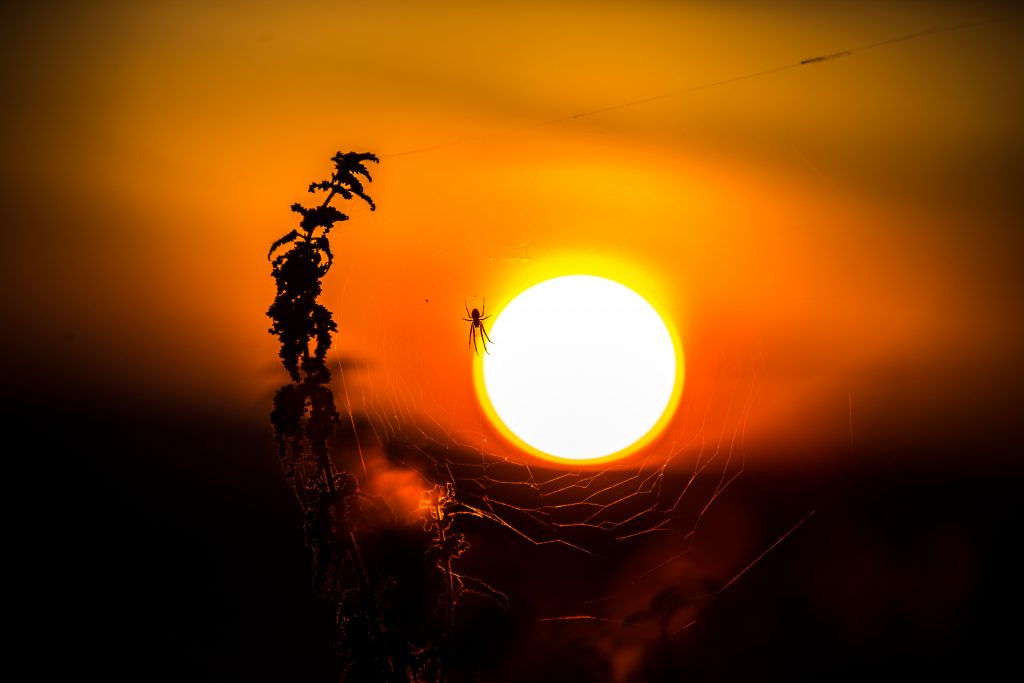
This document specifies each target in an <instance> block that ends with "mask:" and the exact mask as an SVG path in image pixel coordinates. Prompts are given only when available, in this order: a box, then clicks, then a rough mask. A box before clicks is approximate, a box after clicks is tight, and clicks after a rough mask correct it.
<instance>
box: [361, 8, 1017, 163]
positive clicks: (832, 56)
mask: <svg viewBox="0 0 1024 683" xmlns="http://www.w3.org/2000/svg"><path fill="white" fill-rule="evenodd" d="M997 21H1000V19H999V18H991V19H984V20H979V21H971V22H965V23H961V24H952V25H947V26H935V27H932V28H928V29H924V30H921V31H915V32H914V33H908V34H905V35H902V36H897V37H895V38H887V39H885V40H880V41H878V42H875V43H869V44H867V45H861V46H860V47H855V48H851V49H848V50H838V51H836V52H831V53H828V54H825V55H820V56H817V57H809V58H807V59H801V60H800V61H798V62H793V63H790V64H784V65H782V66H776V67H772V68H770V69H763V70H761V71H755V72H752V73H748V74H743V75H741V76H733V77H731V78H724V79H722V80H719V81H712V82H710V83H702V84H700V85H694V86H690V87H687V88H681V89H679V90H672V91H670V92H665V93H661V94H658V95H651V96H649V97H643V98H641V99H638V100H630V101H628V102H620V103H618V104H612V105H608V106H606V107H599V108H597V109H590V110H587V111H583V112H579V113H577V114H572V115H571V116H563V117H562V118H558V119H553V120H550V121H544V122H541V123H537V124H535V125H534V126H532V127H534V128H539V127H543V126H553V125H558V124H561V123H567V122H570V121H576V120H577V119H582V118H585V117H588V116H595V115H597V114H604V113H606V112H609V111H616V110H618V109H625V108H627V107H635V106H638V105H641V104H647V103H650V102H656V101H658V100H664V99H668V98H670V97H678V96H680V95H687V94H689V93H694V92H698V91H700V90H707V89H709V88H715V87H718V86H722V85H728V84H730V83H737V82H739V81H746V80H750V79H753V78H761V77H763V76H768V75H770V74H774V73H779V72H781V71H788V70H789V69H797V68H799V67H802V66H808V65H811V64H820V63H822V62H828V61H833V60H836V59H839V58H841V57H848V56H851V55H853V54H855V53H857V52H865V51H867V50H873V49H875V48H879V47H884V46H886V45H893V44H894V43H903V42H907V41H910V40H916V39H918V38H923V37H925V36H930V35H935V34H937V33H947V32H950V31H960V30H963V29H968V28H974V27H977V26H985V25H988V24H993V23H996V22H997ZM500 135H501V133H492V134H489V135H481V136H477V137H473V138H466V139H462V140H453V141H451V142H444V143H440V144H437V145H430V146H427V147H417V148H415V149H409V150H405V151H402V152H391V153H388V154H381V155H379V156H380V157H381V158H385V157H387V158H391V157H400V156H409V155H412V154H425V153H427V152H434V151H437V150H440V149H446V148H448V147H454V146H456V145H462V144H470V143H474V142H483V141H486V140H491V139H494V138H497V137H500Z"/></svg>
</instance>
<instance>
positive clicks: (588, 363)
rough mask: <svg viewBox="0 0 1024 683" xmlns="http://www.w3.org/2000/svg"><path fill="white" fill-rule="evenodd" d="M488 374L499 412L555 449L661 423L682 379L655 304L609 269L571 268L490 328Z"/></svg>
mask: <svg viewBox="0 0 1024 683" xmlns="http://www.w3.org/2000/svg"><path fill="white" fill-rule="evenodd" d="M489 330H490V336H491V338H492V339H493V340H494V344H492V345H489V347H488V348H489V350H490V355H486V356H484V358H483V384H484V387H485V390H486V393H487V398H488V399H489V401H490V404H491V407H492V408H493V409H494V413H495V414H496V416H497V418H498V419H499V420H500V421H501V423H503V424H504V426H505V427H506V428H507V429H508V430H509V431H511V432H512V434H514V435H515V436H516V437H518V438H519V439H521V440H522V441H523V442H524V443H525V444H527V445H528V446H530V447H532V448H534V449H536V450H538V451H540V452H541V453H544V454H547V455H550V456H553V457H555V458H561V459H568V460H575V461H584V460H593V459H598V458H605V457H607V456H610V455H612V454H616V453H619V452H622V451H626V450H627V449H629V448H630V447H631V446H633V445H634V444H636V443H637V442H639V441H641V440H642V439H643V438H644V437H645V436H647V435H648V434H649V433H650V432H651V430H652V429H654V427H655V426H656V425H657V424H658V423H659V420H661V418H662V416H663V415H664V414H665V412H666V410H667V409H668V408H669V407H670V404H671V403H672V399H673V395H674V394H675V393H676V385H677V382H678V381H681V372H678V370H679V368H677V362H676V358H677V353H676V344H675V342H674V341H673V339H672V335H671V334H670V333H669V330H668V328H667V327H666V325H665V322H664V320H662V318H661V316H660V315H658V312H657V311H656V310H655V309H654V308H653V307H652V306H651V305H650V304H649V303H648V302H647V301H646V300H645V299H644V298H643V297H641V296H640V295H639V294H637V293H636V292H634V291H633V290H632V289H629V288H628V287H626V286H624V285H621V284H619V283H617V282H614V281H612V280H608V279H606V278H601V277H596V276H592V275H568V276H564V277H558V278H554V279H552V280H547V281H545V282H542V283H540V284H538V285H535V286H533V287H531V288H529V289H527V290H526V291H524V292H522V293H521V294H520V295H519V296H517V297H516V298H515V299H513V300H512V301H511V302H510V303H509V304H508V305H507V306H506V307H505V308H504V309H503V310H502V311H501V313H500V314H499V315H498V316H497V317H496V318H495V319H494V321H493V323H492V325H491V326H490V328H489Z"/></svg>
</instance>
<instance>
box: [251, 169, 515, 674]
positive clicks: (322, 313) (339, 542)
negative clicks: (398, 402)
mask: <svg viewBox="0 0 1024 683" xmlns="http://www.w3.org/2000/svg"><path fill="white" fill-rule="evenodd" d="M331 161H333V162H334V169H335V170H334V172H333V173H332V175H331V177H330V179H328V180H323V181H320V182H315V183H312V184H310V186H309V191H310V192H311V193H316V192H325V193H327V194H326V196H325V197H324V199H323V201H322V202H321V203H320V204H319V205H317V206H314V207H312V208H307V207H305V206H302V205H301V204H297V203H296V204H293V205H292V207H291V208H292V211H294V212H296V213H298V214H300V215H301V219H300V221H299V227H298V228H297V229H294V230H291V231H290V232H288V233H287V234H286V235H284V236H283V237H282V238H281V239H279V240H277V241H276V242H274V243H273V244H272V245H271V247H270V252H269V254H268V259H269V260H270V262H271V273H272V275H273V277H274V280H275V282H276V283H277V294H276V296H275V298H274V302H273V304H272V305H271V306H270V308H269V310H268V311H267V315H268V316H269V317H270V318H271V320H272V321H273V324H272V326H271V328H270V333H271V334H273V335H275V336H276V337H277V338H278V339H279V340H280V344H281V347H280V353H279V355H280V358H281V362H282V364H283V365H284V368H285V370H286V371H287V372H288V376H289V378H290V379H291V382H290V383H288V384H286V385H284V386H282V387H281V388H280V389H278V391H277V392H276V394H275V395H274V400H273V409H272V411H271V414H270V420H271V423H272V426H273V429H274V439H275V442H276V444H277V449H278V454H279V456H280V458H281V463H282V469H283V472H284V475H285V478H286V479H287V480H288V482H289V484H290V485H291V486H292V489H293V490H294V492H295V495H296V498H297V499H298V502H299V504H300V506H301V508H302V510H303V513H304V532H305V543H306V546H307V548H308V549H309V550H310V553H311V563H312V586H313V589H314V591H315V592H316V594H317V595H319V596H320V597H321V598H322V599H324V600H325V601H327V602H328V603H329V604H331V605H332V606H333V607H334V609H335V615H336V625H337V652H338V655H339V658H340V661H339V671H340V674H341V677H342V679H343V680H352V681H366V682H368V683H372V682H375V681H388V682H391V681H395V682H397V681H402V682H404V683H409V682H410V681H416V682H426V681H430V682H437V681H441V682H443V681H445V680H446V678H447V677H448V674H449V671H450V669H451V665H450V661H451V652H452V639H453V634H454V624H455V609H456V606H457V604H458V602H459V600H460V599H461V598H462V597H463V596H464V595H467V594H470V593H476V594H479V595H484V596H487V597H489V598H492V599H494V600H496V601H498V602H499V603H500V604H502V605H503V606H507V601H506V599H505V596H504V595H502V594H501V593H500V592H498V591H496V590H494V589H493V588H491V587H490V586H488V585H487V584H486V583H484V582H482V581H479V580H477V579H473V578H471V577H467V576H462V575H460V574H458V573H456V572H455V571H454V569H453V562H455V561H456V560H457V559H458V558H459V557H460V556H461V555H462V554H463V553H464V552H465V551H466V549H467V548H468V547H469V543H468V542H467V541H466V538H465V536H464V535H463V534H462V533H461V532H460V531H459V530H458V529H457V528H456V518H457V517H458V516H459V515H462V514H465V515H470V516H475V517H484V516H485V515H484V514H483V513H482V512H481V511H480V510H476V509H475V508H472V507H469V506H466V505H463V504H461V503H459V502H458V501H457V500H456V496H455V489H454V486H452V484H447V485H444V486H441V485H438V486H435V487H433V488H431V489H428V490H427V491H426V492H425V494H424V499H423V503H422V504H421V506H420V512H421V514H422V516H423V520H424V521H423V527H422V529H416V528H415V527H404V528H406V529H412V530H413V533H412V535H410V534H409V533H406V532H402V531H399V529H400V528H401V525H399V524H397V521H396V520H395V516H394V513H393V512H392V510H391V509H390V508H389V507H388V505H387V504H386V503H385V502H384V501H383V500H382V499H380V498H378V497H376V496H372V495H369V494H367V493H366V492H365V491H364V490H363V489H362V487H361V486H360V482H359V480H358V478H357V477H356V475H354V474H352V473H351V472H348V471H344V470H336V469H335V467H334V464H333V462H332V460H331V456H330V452H329V450H328V440H329V439H330V438H331V436H332V435H333V434H334V431H335V427H336V426H337V425H338V424H339V423H340V422H341V419H340V415H339V413H338V410H337V408H336V406H335V402H334V394H333V392H332V391H331V389H330V386H329V384H330V381H331V373H330V371H329V370H328V368H327V364H326V358H327V352H328V350H329V349H330V347H331V340H332V334H333V333H335V332H337V329H338V327H337V324H336V323H335V321H334V317H333V315H332V313H331V311H329V310H328V309H327V308H326V307H325V306H324V305H323V304H321V303H320V302H319V297H320V295H321V292H322V283H321V279H322V278H323V277H324V276H325V275H326V274H327V272H328V271H329V270H330V268H331V264H332V263H333V261H334V255H333V252H332V251H331V245H330V241H329V239H328V234H329V233H330V232H331V229H332V228H333V227H334V225H335V224H336V223H338V222H341V221H346V220H348V216H346V215H345V214H344V213H342V212H341V211H339V210H338V209H337V208H336V207H334V206H332V205H331V201H332V200H333V199H334V198H335V197H338V196H340V197H341V198H342V199H346V200H349V199H353V198H355V197H359V198H360V199H362V200H363V201H365V202H366V203H367V204H368V205H369V206H370V209H371V210H373V209H375V208H376V207H375V205H374V203H373V200H372V199H370V197H369V196H368V195H367V194H366V192H365V190H364V188H363V184H362V180H361V179H363V178H365V179H366V180H367V181H370V180H371V177H370V174H369V172H368V171H367V169H366V162H371V161H372V162H375V163H376V162H377V161H378V160H377V157H376V156H374V155H373V154H365V153H363V154H360V153H354V152H349V153H345V154H343V153H341V152H338V153H337V154H335V155H334V156H333V157H332V159H331ZM389 533H390V534H391V536H388V535H387V534H389ZM403 534H404V535H403ZM367 543H369V544H370V546H371V547H375V548H377V551H376V553H371V554H370V557H369V559H370V560H371V561H367V556H365V554H364V552H363V549H364V546H365V545H366V544H367ZM388 544H390V545H391V546H394V548H392V551H393V552H394V551H395V550H394V549H395V548H397V552H399V553H401V552H405V553H406V554H407V555H408V557H407V558H405V560H404V561H403V560H396V559H395V558H387V557H385V558H384V559H381V555H382V554H383V555H385V556H386V555H387V553H381V552H380V550H379V548H380V547H381V546H382V545H388ZM389 561H390V565H391V566H389ZM398 577H402V579H401V580H400V579H399V578H398ZM403 581H404V583H405V584H406V585H401V584H402V583H403ZM410 590H414V591H416V592H417V595H413V596H410ZM410 598H412V599H410ZM409 603H415V604H416V605H423V608H422V609H417V608H415V607H410V605H409Z"/></svg>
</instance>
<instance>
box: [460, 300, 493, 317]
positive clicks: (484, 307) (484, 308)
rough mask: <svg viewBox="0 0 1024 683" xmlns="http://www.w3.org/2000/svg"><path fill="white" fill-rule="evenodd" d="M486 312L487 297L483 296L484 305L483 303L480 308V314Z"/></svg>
mask: <svg viewBox="0 0 1024 683" xmlns="http://www.w3.org/2000/svg"><path fill="white" fill-rule="evenodd" d="M463 303H465V302H463ZM486 312H487V297H484V305H483V308H482V309H481V310H480V315H483V314H484V313H486Z"/></svg>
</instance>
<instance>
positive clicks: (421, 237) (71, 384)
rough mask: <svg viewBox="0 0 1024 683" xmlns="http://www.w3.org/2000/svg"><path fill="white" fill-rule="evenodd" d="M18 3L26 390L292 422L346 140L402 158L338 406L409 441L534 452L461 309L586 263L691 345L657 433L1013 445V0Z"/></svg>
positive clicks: (367, 229)
mask: <svg viewBox="0 0 1024 683" xmlns="http://www.w3.org/2000/svg"><path fill="white" fill-rule="evenodd" d="M4 14H5V16H4V20H3V22H2V27H0V32H2V34H3V39H2V41H0V42H2V44H3V51H4V55H3V61H2V63H3V86H4V91H5V93H6V99H7V102H8V104H7V105H5V107H4V108H3V111H2V113H0V119H2V121H3V125H4V128H5V136H4V137H5V144H4V148H5V151H4V154H3V158H2V166H0V173H2V178H3V186H4V190H3V192H4V231H3V246H4V253H5V255H6V261H7V265H6V267H5V269H4V272H3V276H2V277H3V288H4V292H5V294H4V297H3V311H2V313H3V320H4V329H5V335H4V337H5V339H4V350H5V352H6V354H5V364H6V365H7V367H6V368H5V371H4V372H5V375H6V376H7V377H8V378H10V379H11V380H12V382H13V383H14V384H13V385H12V386H17V387H28V388H30V390H31V391H36V392H39V393H40V395H49V396H53V397H65V398H67V399H69V400H72V401H75V400H80V401H86V400H90V398H89V397H90V396H101V397H105V398H106V399H109V400H111V401H115V400H120V401H131V402H135V401H139V402H144V403H145V402H148V403H151V404H152V405H153V406H155V407H158V408H159V407H161V406H167V407H171V406H179V407H181V406H184V407H186V408H187V409H188V410H199V411H205V412H210V413H214V414H221V413H224V414H230V415H240V416H244V417H256V418H257V419H265V415H266V412H267V411H268V410H269V405H270V396H271V394H272V392H273V391H274V389H275V388H276V387H277V386H279V385H280V384H282V383H284V382H285V381H286V380H287V378H286V376H285V375H284V373H283V371H282V370H281V368H280V364H279V363H278V361H277V357H276V354H277V346H276V340H275V339H274V338H273V337H271V336H270V335H269V334H268V333H267V327H268V325H269V320H268V319H267V318H266V316H265V312H266V309H267V307H268V306H269V304H270V302H271V301H272V299H273V295H274V283H273V280H272V279H271V277H270V268H269V264H268V263H267V260H266V253H267V249H268V247H269V245H270V243H271V242H273V241H274V240H275V239H276V238H278V237H279V236H281V235H282V234H284V233H285V232H287V231H288V230H290V229H291V228H292V227H294V225H295V224H296V220H295V218H296V216H295V214H293V213H291V212H290V211H289V205H290V204H292V203H293V202H296V201H298V202H303V203H306V204H311V203H312V202H314V201H316V200H315V199H314V198H313V196H312V195H309V194H307V193H306V191H305V189H306V187H307V186H308V184H309V183H310V182H313V181H316V180H320V179H321V178H324V177H326V176H327V175H328V174H329V172H330V168H331V167H330V162H329V159H330V156H331V155H332V154H333V153H334V152H336V151H339V150H340V151H349V150H352V151H360V152H373V153H376V154H378V155H379V156H380V159H381V162H380V164H379V165H377V166H375V167H374V168H373V169H371V170H372V171H373V173H374V182H373V183H372V184H371V185H370V186H369V188H368V192H369V194H370V195H371V196H372V197H373V198H374V200H375V201H376V202H377V205H378V209H377V211H376V212H373V213H371V212H370V211H369V210H367V209H366V207H365V206H362V205H357V203H356V202H350V203H349V204H348V205H347V206H342V207H340V208H341V209H342V210H343V211H345V212H346V213H348V214H349V215H350V216H351V220H350V221H349V222H348V223H345V224H341V225H339V226H338V227H337V229H336V231H335V232H334V233H332V246H333V248H334V251H335V254H336V256H337V260H336V262H335V266H334V268H333V269H332V271H331V272H330V274H329V275H328V277H327V278H326V288H325V293H324V297H323V302H324V303H325V304H326V305H327V306H328V307H329V308H330V309H332V310H333V311H334V314H335V318H336V320H337V321H338V324H339V328H340V333H339V335H338V337H337V339H336V341H335V346H334V348H333V351H334V352H336V353H337V354H339V356H340V357H344V358H345V359H347V363H348V364H347V365H346V366H345V367H346V370H345V373H344V385H342V384H341V379H342V377H341V376H340V375H339V373H337V372H336V373H335V379H336V380H337V382H336V391H337V395H338V397H339V402H342V405H344V403H343V401H344V400H345V399H344V396H345V394H346V393H347V396H348V401H349V403H350V404H351V405H352V407H353V409H354V410H357V411H366V412H367V413H369V414H371V415H375V416H376V419H378V420H380V422H381V424H383V423H387V424H389V425H394V426H404V428H412V427H411V426H412V425H419V426H420V427H422V428H423V429H425V430H428V431H435V430H436V431H438V432H439V433H442V434H445V435H447V436H448V437H450V438H452V439H454V440H456V441H459V442H461V443H467V444H473V445H479V446H480V447H482V448H486V449H487V450H488V451H490V452H493V453H497V454H499V455H508V456H509V457H520V456H519V454H517V453H515V452H514V450H513V449H511V448H510V447H509V446H508V445H507V444H504V443H503V442H502V441H500V439H498V438H497V436H496V434H495V433H494V432H493V430H491V429H490V427H489V426H488V425H487V424H485V422H484V419H485V418H483V417H482V413H481V411H480V409H479V407H478V405H477V403H476V398H475V396H474V393H473V385H472V372H471V370H472V358H473V357H472V353H471V352H470V351H468V350H467V348H466V334H467V327H466V323H464V322H463V321H462V320H460V318H461V317H462V316H464V311H463V302H464V301H466V302H468V303H469V306H470V307H471V308H472V307H474V306H478V305H479V304H480V303H481V302H482V300H483V299H484V298H485V297H486V300H487V305H488V312H497V311H499V310H500V307H501V305H502V304H503V303H505V302H507V301H509V300H510V299H511V298H512V297H513V296H515V294H516V293H518V291H520V290H521V289H522V288H524V287H526V286H528V285H530V284H533V283H535V282H538V281H540V280H542V279H544V278H546V277H551V276H555V275H559V274H565V273H570V272H592V273H594V274H598V275H606V276H608V277H612V278H616V279H620V280H621V281H623V282H624V283H626V284H629V285H631V286H633V287H634V288H636V289H637V290H638V291H640V292H642V293H644V294H645V295H647V296H648V297H649V298H650V300H651V301H652V302H653V303H655V305H656V306H657V307H658V309H659V310H660V311H661V312H662V313H663V314H664V315H665V316H666V317H668V318H670V319H671V320H672V322H673V324H674V325H675V326H676V328H677V329H678V332H679V336H680V339H681V342H682V345H683V352H684V354H685V363H686V385H685V387H684V389H683V396H682V400H681V403H680V406H679V410H678V412H677V416H676V419H674V420H673V421H672V422H671V423H670V424H669V426H668V427H667V428H666V430H665V433H664V435H663V437H662V439H661V440H660V441H656V442H655V444H654V446H656V447H659V448H665V447H666V446H667V447H669V448H673V449H679V448H682V447H683V446H684V445H686V444H694V443H700V442H702V441H709V442H723V443H724V442H726V441H729V442H731V441H732V440H733V438H737V439H742V442H743V444H744V447H745V448H746V450H747V451H748V452H749V453H750V454H752V457H757V455H758V454H770V455H771V457H777V458H783V457H802V458H803V457H816V458H824V457H828V458H840V457H850V456H851V455H854V456H857V457H872V454H873V453H876V452H881V451H882V450H884V452H885V453H887V454H889V453H892V452H901V449H903V448H904V447H914V448H916V447H921V446H925V447H927V448H925V449H924V450H929V449H931V450H929V452H936V451H935V449H934V448H932V446H936V447H937V448H939V447H950V448H960V447H967V446H970V445H972V444H978V443H986V444H993V443H996V441H995V440H994V439H993V437H1000V438H1001V437H1002V436H1003V435H1004V432H1007V430H1009V429H1010V428H1011V426H1012V424H1013V420H1014V419H1015V414H1014V411H1015V404H1019V400H1018V399H1017V398H1016V397H1017V392H1018V386H1019V381H1020V379H1021V374H1022V373H1021V363H1020V361H1019V360H1018V359H1017V358H1016V356H1017V355H1018V353H1019V351H1020V349H1021V348H1024V327H1022V324H1021V316H1020V298H1021V293H1022V279H1021V273H1020V264H1021V263H1022V260H1021V238H1020V235H1019V230H1020V226H1021V224H1022V218H1024V210H1022V208H1024V207H1022V205H1021V196H1020V189H1021V180H1022V178H1024V175H1022V173H1021V171H1022V165H1021V159H1022V158H1024V156H1022V154H1024V136H1022V134H1021V126H1020V121H1022V120H1024V69H1022V68H1021V65H1022V64H1024V42H1022V41H1021V40H1020V36H1021V29H1022V23H1021V18H1022V17H1021V15H1020V12H1019V11H1013V10H1011V9H1010V8H1009V6H1008V5H1006V4H1005V3H986V2H978V3H967V2H944V3H943V2H938V3H936V2H900V3H883V2H858V3H855V2H839V1H835V2H820V3H814V4H813V5H811V4H807V3H797V2H793V3H779V2H775V3H755V2H725V3H696V2H695V3H685V2H681V3H667V2H635V3H626V2H585V3H584V2H578V3H576V2H568V3H557V4H552V3H540V2H499V3H471V2H465V3H454V2H447V3H404V2H372V3H371V2H367V3H358V4H357V3H312V2H298V3H270V2H258V3H237V4H236V3H226V4H216V5H215V6H214V5H212V4H211V3H202V2H174V3H171V2H152V3H120V2H101V3H97V4H89V5H83V6H82V7H78V8H68V9H64V10H62V11H60V12H59V13H54V14H52V15H51V14H48V10H45V9H42V8H39V9H25V8H20V9H17V10H4ZM932 29H951V30H939V31H932ZM920 32H926V33H924V34H922V35H917V36H916V37H912V38H908V39H906V40H899V41H896V42H886V41H890V40H891V39H894V38H906V37H908V36H911V35H912V34H918V33H920ZM883 43H884V44H883ZM841 51H849V52H850V54H848V55H845V56H842V57H838V58H835V59H831V60H827V61H822V62H820V63H810V64H806V65H802V66H801V65H800V62H801V60H805V59H810V58H814V57H819V56H825V55H832V54H836V53H839V52H841ZM779 67H787V68H779ZM776 69H777V70H776ZM762 72H769V73H762ZM756 74H760V75H756ZM746 76H750V77H749V78H739V79H738V78H737V77H746ZM734 79H735V80H734ZM703 85H709V86H710V87H705V88H698V89H694V88H696V87H697V86H703ZM662 95H666V96H665V97H659V96H662ZM651 98H654V99H651ZM12 105H14V106H12ZM620 105H628V106H620ZM577 114H587V115H585V116H579V117H575V118H574V116H575V115H577ZM438 146H440V147H438ZM573 340H574V337H573V331H572V330H571V329H565V330H554V331H553V337H552V343H553V344H572V343H573ZM496 341H498V340H496ZM334 367H337V365H336V364H335V365H334ZM484 439H486V441H484ZM907 450H908V451H910V450H913V448H908V449H907ZM940 450H941V448H940ZM985 455H986V457H995V456H997V455H998V454H997V453H995V452H992V451H991V450H990V451H988V452H987V453H986V454H985ZM765 457H767V456H765ZM886 457H888V455H887V456H886ZM907 457H911V456H910V455H908V456H907ZM979 457H981V456H980V455H979Z"/></svg>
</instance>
